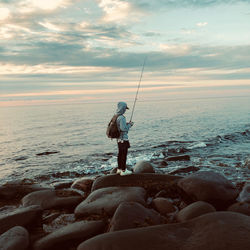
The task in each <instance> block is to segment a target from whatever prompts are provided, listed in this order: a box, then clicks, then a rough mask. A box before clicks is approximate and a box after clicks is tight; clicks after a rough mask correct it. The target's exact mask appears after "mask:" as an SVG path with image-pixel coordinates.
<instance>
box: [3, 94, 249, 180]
mask: <svg viewBox="0 0 250 250" xmlns="http://www.w3.org/2000/svg"><path fill="white" fill-rule="evenodd" d="M128 104H129V105H130V106H131V107H132V103H128ZM249 107H250V98H249V97H240V98H239V97H231V98H213V99H211V98H210V99H193V100H190V99H189V100H169V101H151V102H138V103H137V106H136V110H135V113H134V117H133V120H134V122H135V125H134V127H133V128H132V130H131V131H130V133H129V137H130V142H131V148H130V151H129V155H128V165H130V166H133V165H134V164H135V163H136V162H137V161H139V160H150V161H152V162H156V161H157V160H158V159H162V160H163V159H164V157H167V156H170V155H179V154H188V155H190V156H191V161H188V162H171V163H170V164H169V165H168V166H166V167H165V168H160V169H157V171H158V172H166V173H168V172H171V171H173V170H176V169H179V168H183V167H187V166H198V167H199V168H200V169H213V170H215V171H220V172H221V173H223V174H224V175H226V176H227V178H230V179H232V180H233V181H236V182H237V181H244V180H246V179H247V178H249V172H248V171H249V170H248V169H246V168H244V161H245V159H246V157H248V156H250V109H249ZM115 109H116V103H101V104H100V103H99V104H97V103H95V104H74V105H72V104H68V105H53V106H25V107H24V106H22V107H2V108H1V109H0V119H1V124H0V183H4V182H6V181H10V180H16V179H34V180H37V181H39V182H44V183H52V182H55V181H59V180H65V179H73V178H76V177H78V176H79V175H84V174H97V173H99V172H105V171H108V170H110V169H112V168H113V167H116V154H117V146H116V141H115V140H112V141H111V140H110V139H108V138H107V137H106V134H105V132H106V126H107V123H108V122H109V120H110V118H111V117H112V115H113V113H114V112H115ZM130 115H131V110H130V111H128V112H127V113H126V117H127V119H128V120H129V118H130ZM46 152H47V153H46ZM48 152H54V153H53V154H48ZM39 154H40V155H39Z"/></svg>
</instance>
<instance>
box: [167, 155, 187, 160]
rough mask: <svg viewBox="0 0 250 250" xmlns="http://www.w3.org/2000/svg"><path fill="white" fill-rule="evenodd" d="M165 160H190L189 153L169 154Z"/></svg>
mask: <svg viewBox="0 0 250 250" xmlns="http://www.w3.org/2000/svg"><path fill="white" fill-rule="evenodd" d="M166 161H190V156H189V155H179V156H170V157H168V158H167V159H166Z"/></svg>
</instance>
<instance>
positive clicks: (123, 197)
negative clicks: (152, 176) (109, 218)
mask: <svg viewBox="0 0 250 250" xmlns="http://www.w3.org/2000/svg"><path fill="white" fill-rule="evenodd" d="M145 196H146V191H145V189H143V188H141V187H107V188H102V189H98V190H95V191H94V192H92V193H91V194H90V195H89V196H88V197H87V199H86V200H84V201H83V202H82V203H80V204H79V205H78V206H77V207H76V209H75V215H76V217H82V216H86V215H92V214H98V215H106V214H108V215H113V213H114V212H115V210H116V208H117V207H118V206H119V205H120V204H121V203H122V202H124V201H134V202H138V203H141V204H142V205H145V204H146V202H145Z"/></svg>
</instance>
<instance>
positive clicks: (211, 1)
mask: <svg viewBox="0 0 250 250" xmlns="http://www.w3.org/2000/svg"><path fill="white" fill-rule="evenodd" d="M129 2H130V3H132V4H133V5H135V6H137V7H138V8H141V9H147V10H150V9H151V10H155V9H160V8H164V7H166V8H169V7H172V8H187V7H199V8H200V7H208V6H215V5H221V4H229V5H230V4H238V3H240V2H242V3H247V4H250V0H178V1H173V0H155V1H151V0H141V1H137V0H129Z"/></svg>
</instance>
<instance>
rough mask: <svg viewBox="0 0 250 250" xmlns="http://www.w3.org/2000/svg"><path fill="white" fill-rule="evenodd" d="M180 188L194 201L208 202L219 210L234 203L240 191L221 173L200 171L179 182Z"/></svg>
mask: <svg viewBox="0 0 250 250" xmlns="http://www.w3.org/2000/svg"><path fill="white" fill-rule="evenodd" d="M178 186H179V187H180V188H181V189H182V190H183V191H184V192H185V193H186V194H188V196H189V197H190V198H192V199H193V201H206V202H208V203H211V204H212V205H214V206H215V207H217V208H218V209H222V207H223V209H224V208H225V207H227V206H228V205H229V204H232V203H234V201H235V199H236V197H237V196H238V191H237V189H236V187H235V186H234V184H233V183H232V182H231V181H229V180H228V179H226V178H225V177H224V176H223V175H221V174H220V173H216V172H213V171H200V172H196V173H194V174H192V175H189V176H187V177H185V178H183V179H181V180H179V181H178Z"/></svg>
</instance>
